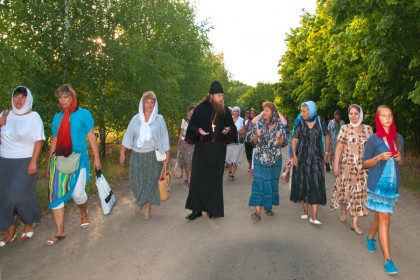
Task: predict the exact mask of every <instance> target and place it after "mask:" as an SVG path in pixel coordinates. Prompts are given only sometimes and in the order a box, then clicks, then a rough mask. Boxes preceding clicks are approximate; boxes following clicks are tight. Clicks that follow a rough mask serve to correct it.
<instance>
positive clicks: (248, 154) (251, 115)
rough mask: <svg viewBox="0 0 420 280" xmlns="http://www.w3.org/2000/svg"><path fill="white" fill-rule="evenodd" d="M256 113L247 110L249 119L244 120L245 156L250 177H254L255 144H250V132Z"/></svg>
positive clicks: (252, 109) (251, 109)
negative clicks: (253, 158) (253, 157)
mask: <svg viewBox="0 0 420 280" xmlns="http://www.w3.org/2000/svg"><path fill="white" fill-rule="evenodd" d="M255 116H256V113H255V109H254V108H250V109H249V117H248V119H246V120H245V127H246V133H245V144H244V146H245V154H246V160H247V161H248V172H249V174H250V175H251V176H253V175H254V169H253V165H252V155H253V151H254V147H255V144H254V143H253V142H252V137H250V136H251V132H252V130H253V129H254V126H255V125H254V124H252V119H253V118H255Z"/></svg>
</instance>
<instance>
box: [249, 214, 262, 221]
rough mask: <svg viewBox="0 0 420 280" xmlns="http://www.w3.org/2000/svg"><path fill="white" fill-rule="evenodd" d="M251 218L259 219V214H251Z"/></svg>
mask: <svg viewBox="0 0 420 280" xmlns="http://www.w3.org/2000/svg"><path fill="white" fill-rule="evenodd" d="M251 219H253V220H261V215H258V214H257V213H252V214H251Z"/></svg>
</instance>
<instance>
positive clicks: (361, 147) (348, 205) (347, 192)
mask: <svg viewBox="0 0 420 280" xmlns="http://www.w3.org/2000/svg"><path fill="white" fill-rule="evenodd" d="M348 112H349V119H350V123H349V124H346V125H344V126H342V127H341V129H340V132H339V134H338V137H337V147H336V150H335V157H334V173H335V175H336V176H338V177H337V180H336V182H335V185H334V189H333V194H332V197H331V204H330V208H331V210H336V209H338V208H340V207H341V214H340V221H341V222H343V223H344V222H345V221H346V211H349V214H350V216H352V217H353V223H352V227H351V229H352V230H353V231H354V232H355V233H356V234H360V235H361V234H363V232H362V230H360V229H359V227H358V226H357V220H358V217H362V216H366V215H368V213H369V212H368V209H367V208H366V200H367V195H368V194H367V178H368V169H365V168H363V153H364V151H365V145H366V141H367V139H368V138H369V136H370V135H372V134H373V131H372V127H370V126H368V125H365V124H362V121H363V110H362V108H361V107H360V106H359V105H357V104H353V105H350V107H349V109H348Z"/></svg>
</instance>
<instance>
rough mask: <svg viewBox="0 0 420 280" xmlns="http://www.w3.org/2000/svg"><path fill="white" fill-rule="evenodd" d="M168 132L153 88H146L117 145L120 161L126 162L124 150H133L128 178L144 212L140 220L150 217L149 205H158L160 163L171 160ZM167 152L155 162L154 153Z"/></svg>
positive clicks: (137, 201) (136, 200) (150, 207)
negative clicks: (137, 110) (162, 159)
mask: <svg viewBox="0 0 420 280" xmlns="http://www.w3.org/2000/svg"><path fill="white" fill-rule="evenodd" d="M169 148H170V146H169V134H168V129H167V127H166V123H165V120H164V118H163V116H162V115H160V114H159V111H158V101H157V98H156V94H155V93H154V92H153V91H146V92H145V93H143V96H142V98H141V99H140V104H139V112H138V114H136V115H134V116H133V118H132V119H131V121H130V123H129V124H128V127H127V130H126V132H125V134H124V138H123V141H122V143H121V148H120V164H121V165H124V163H125V152H126V151H127V149H130V150H132V152H131V157H130V174H129V180H130V183H131V190H132V191H133V195H134V198H135V203H136V204H137V205H138V206H139V207H140V210H141V211H142V212H143V219H144V220H149V219H150V218H151V211H152V205H160V198H159V188H158V182H159V176H160V172H161V170H162V167H163V164H167V163H168V162H169V160H170V150H169ZM155 150H157V151H158V152H160V153H161V154H166V159H165V160H164V161H163V162H162V161H158V160H157V157H156V152H155Z"/></svg>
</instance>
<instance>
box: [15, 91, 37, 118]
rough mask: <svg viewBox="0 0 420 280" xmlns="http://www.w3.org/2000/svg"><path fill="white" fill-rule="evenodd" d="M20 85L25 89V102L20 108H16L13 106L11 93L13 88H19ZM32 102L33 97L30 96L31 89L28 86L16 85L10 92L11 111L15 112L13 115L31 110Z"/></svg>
mask: <svg viewBox="0 0 420 280" xmlns="http://www.w3.org/2000/svg"><path fill="white" fill-rule="evenodd" d="M20 87H23V88H25V89H26V92H27V95H26V101H25V104H23V106H22V108H20V109H17V108H16V107H15V104H13V93H14V92H15V90H16V89H17V88H20ZM33 103H34V99H33V97H32V93H31V91H30V90H29V88H27V87H24V86H18V87H16V88H15V89H14V90H13V92H12V108H13V109H12V111H13V113H14V114H15V115H24V114H26V113H28V112H29V111H31V110H32V104H33Z"/></svg>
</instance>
